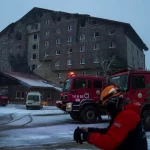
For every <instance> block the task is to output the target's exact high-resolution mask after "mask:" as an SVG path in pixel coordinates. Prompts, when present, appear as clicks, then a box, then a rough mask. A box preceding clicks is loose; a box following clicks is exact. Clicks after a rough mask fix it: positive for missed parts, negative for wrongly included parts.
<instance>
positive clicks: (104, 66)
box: [91, 50, 116, 78]
mask: <svg viewBox="0 0 150 150" xmlns="http://www.w3.org/2000/svg"><path fill="white" fill-rule="evenodd" d="M91 57H92V59H93V62H94V63H95V64H97V65H96V68H97V70H98V71H99V72H100V75H103V76H104V77H106V78H107V77H108V76H109V73H110V72H111V71H112V69H113V67H112V66H113V64H114V63H115V62H116V55H115V54H114V53H110V52H109V53H108V52H105V53H104V52H102V51H100V50H96V51H95V52H94V53H93V54H92V55H91Z"/></svg>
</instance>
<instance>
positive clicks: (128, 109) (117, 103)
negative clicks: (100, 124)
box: [74, 85, 148, 150]
mask: <svg viewBox="0 0 150 150" xmlns="http://www.w3.org/2000/svg"><path fill="white" fill-rule="evenodd" d="M120 94H121V91H119V88H118V87H116V86H113V85H110V86H108V87H106V88H105V89H104V90H103V91H102V93H101V102H102V105H103V106H104V107H105V108H106V111H107V113H108V115H109V116H110V117H111V121H110V124H109V126H108V127H107V128H103V129H101V128H92V127H88V128H86V127H77V128H76V129H75V131H74V141H76V142H77V143H80V144H82V143H83V142H84V141H86V142H88V143H89V144H92V145H94V146H96V147H98V148H100V149H103V150H148V147H147V139H146V134H145V131H144V129H143V124H142V121H141V119H140V107H139V106H137V105H135V104H134V103H131V102H130V101H129V100H127V99H124V98H122V97H121V95H120Z"/></svg>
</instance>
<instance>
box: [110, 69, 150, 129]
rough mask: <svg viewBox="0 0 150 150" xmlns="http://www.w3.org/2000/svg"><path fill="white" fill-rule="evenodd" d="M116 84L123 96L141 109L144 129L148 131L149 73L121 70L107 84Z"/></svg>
mask: <svg viewBox="0 0 150 150" xmlns="http://www.w3.org/2000/svg"><path fill="white" fill-rule="evenodd" d="M112 83H115V84H118V86H119V88H120V89H121V90H122V91H123V96H124V97H125V98H129V99H130V100H131V101H132V102H134V103H136V104H138V105H139V106H140V107H141V118H142V119H143V123H144V127H145V129H146V130H150V71H147V70H142V69H137V70H135V69H134V70H123V71H120V72H118V73H115V74H113V75H111V76H110V78H109V80H108V84H112Z"/></svg>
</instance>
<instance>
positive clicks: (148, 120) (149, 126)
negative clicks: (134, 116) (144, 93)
mask: <svg viewBox="0 0 150 150" xmlns="http://www.w3.org/2000/svg"><path fill="white" fill-rule="evenodd" d="M142 116H143V117H142V118H143V124H144V128H145V130H146V131H150V110H146V111H144V112H143V115H142Z"/></svg>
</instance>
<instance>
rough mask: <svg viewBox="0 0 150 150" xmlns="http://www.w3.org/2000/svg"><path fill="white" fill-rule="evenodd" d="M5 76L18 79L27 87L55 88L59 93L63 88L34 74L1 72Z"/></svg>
mask: <svg viewBox="0 0 150 150" xmlns="http://www.w3.org/2000/svg"><path fill="white" fill-rule="evenodd" d="M1 73H3V74H4V75H6V76H8V77H10V78H13V79H16V80H18V81H19V82H20V84H23V85H24V86H27V87H40V88H54V89H55V90H57V91H61V90H62V88H61V87H59V86H57V85H55V84H53V83H49V82H48V81H46V80H44V79H41V78H40V77H37V76H36V75H33V74H27V73H20V72H1Z"/></svg>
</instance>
